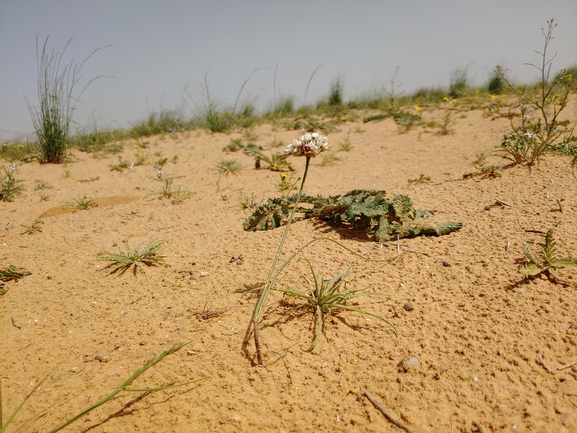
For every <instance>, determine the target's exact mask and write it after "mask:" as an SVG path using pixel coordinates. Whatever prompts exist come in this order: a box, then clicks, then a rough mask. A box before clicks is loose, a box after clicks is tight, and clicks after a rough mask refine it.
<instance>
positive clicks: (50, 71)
mask: <svg viewBox="0 0 577 433" xmlns="http://www.w3.org/2000/svg"><path fill="white" fill-rule="evenodd" d="M71 41H72V39H70V40H69V41H68V42H67V43H66V45H65V46H64V49H63V50H62V52H57V51H54V50H53V51H51V52H48V37H47V38H46V40H45V41H44V45H43V46H42V49H41V51H39V45H38V39H36V59H37V66H38V100H39V103H40V107H39V108H38V107H34V106H32V105H30V104H29V103H28V109H29V111H30V115H31V116H32V122H33V124H34V130H35V132H36V135H37V137H38V142H37V145H38V151H39V159H40V162H43V163H53V164H59V163H61V162H63V161H64V159H65V158H66V156H67V152H68V146H69V134H70V123H71V121H72V116H73V114H74V111H75V110H76V106H77V105H78V102H79V101H80V97H81V96H82V94H83V93H84V91H85V90H86V88H87V87H88V86H89V85H90V84H91V83H92V82H93V81H94V80H96V79H98V78H100V77H95V78H93V79H91V80H90V81H89V82H88V83H87V84H86V85H85V86H84V87H82V89H81V90H80V92H79V93H78V94H75V92H74V90H75V88H76V87H78V85H79V83H80V81H81V80H82V78H83V76H82V75H81V71H82V68H83V66H84V64H85V63H86V62H87V61H88V59H90V58H91V57H92V56H93V55H94V54H95V53H96V52H97V51H99V50H100V49H101V48H97V49H96V50H94V51H93V52H92V53H91V54H90V55H89V56H88V57H87V58H86V59H84V61H83V62H82V63H80V64H77V63H75V62H74V61H73V62H72V63H69V64H68V65H66V66H64V68H62V66H63V65H62V61H63V57H64V54H65V52H66V49H67V48H68V45H69V44H70V42H71ZM27 102H28V101H27Z"/></svg>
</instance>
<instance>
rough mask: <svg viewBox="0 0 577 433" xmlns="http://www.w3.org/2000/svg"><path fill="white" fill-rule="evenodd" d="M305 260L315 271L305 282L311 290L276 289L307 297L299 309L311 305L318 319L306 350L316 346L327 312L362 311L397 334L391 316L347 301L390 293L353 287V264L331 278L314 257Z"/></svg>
mask: <svg viewBox="0 0 577 433" xmlns="http://www.w3.org/2000/svg"><path fill="white" fill-rule="evenodd" d="M304 260H305V261H306V262H307V264H308V265H309V268H310V270H311V274H312V284H311V282H309V281H308V280H306V279H305V282H306V283H307V284H308V286H309V287H308V290H307V291H302V290H299V289H297V288H295V287H292V286H283V287H275V288H273V290H275V291H278V292H282V293H284V294H286V295H288V296H289V297H291V298H297V299H300V300H302V301H304V305H299V306H297V307H296V308H297V309H300V308H310V309H312V310H313V314H314V322H315V326H314V328H315V331H314V338H313V340H312V342H311V343H310V345H309V347H308V348H306V349H303V351H305V352H310V351H312V350H313V349H314V348H315V346H316V344H317V342H318V340H319V337H320V336H321V334H322V331H323V326H324V316H325V315H330V314H334V313H338V312H339V310H348V311H354V312H357V313H360V314H364V315H367V316H371V317H375V318H377V319H379V320H382V321H383V322H385V323H387V324H388V325H389V326H391V327H392V328H393V331H394V332H395V335H397V330H396V329H395V327H394V326H393V324H392V323H391V322H389V321H388V320H386V319H385V318H384V317H382V316H380V315H378V314H373V313H370V312H368V311H367V310H364V309H362V308H358V307H354V306H351V305H347V302H349V301H351V300H352V299H354V298H359V297H362V296H379V295H380V296H386V295H384V294H383V293H377V292H369V291H366V290H357V289H355V288H353V287H350V286H349V285H348V283H347V281H346V277H347V276H348V274H349V272H350V270H351V267H349V268H348V269H347V270H346V271H345V272H343V273H341V274H337V275H335V276H333V277H332V278H331V279H330V280H328V281H327V280H325V279H324V278H323V275H322V273H321V272H320V271H319V272H315V270H314V269H313V267H312V265H311V263H310V261H308V260H306V259H304Z"/></svg>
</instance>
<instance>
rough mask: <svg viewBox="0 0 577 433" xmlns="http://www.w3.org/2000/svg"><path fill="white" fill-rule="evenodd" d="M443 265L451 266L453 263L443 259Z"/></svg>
mask: <svg viewBox="0 0 577 433" xmlns="http://www.w3.org/2000/svg"><path fill="white" fill-rule="evenodd" d="M443 266H444V267H446V268H448V267H449V266H451V264H450V263H449V262H448V261H446V260H443Z"/></svg>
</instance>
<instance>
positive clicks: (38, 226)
mask: <svg viewBox="0 0 577 433" xmlns="http://www.w3.org/2000/svg"><path fill="white" fill-rule="evenodd" d="M42 224H44V221H42V220H41V219H39V218H36V219H35V220H34V222H33V223H32V225H30V226H26V225H24V224H20V225H21V226H22V227H24V228H25V229H26V230H25V231H24V232H23V233H21V234H23V235H31V234H34V233H38V232H42Z"/></svg>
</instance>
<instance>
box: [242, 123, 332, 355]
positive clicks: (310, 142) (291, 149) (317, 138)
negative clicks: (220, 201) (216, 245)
mask: <svg viewBox="0 0 577 433" xmlns="http://www.w3.org/2000/svg"><path fill="white" fill-rule="evenodd" d="M327 149H328V139H327V137H325V136H323V135H320V134H318V133H316V132H314V133H312V134H304V135H303V136H301V137H300V138H299V139H298V140H294V141H293V142H292V143H290V144H289V145H288V146H287V148H286V149H285V151H284V153H285V155H294V156H304V157H306V163H305V171H304V174H303V179H302V182H301V186H300V189H299V192H298V194H297V198H296V202H295V206H294V207H293V209H292V211H291V213H290V215H289V218H288V222H287V225H286V227H285V231H284V234H283V236H282V239H281V241H280V244H279V246H278V250H277V252H276V255H275V257H274V259H273V261H272V265H271V267H270V270H269V272H268V276H267V278H266V283H265V285H264V287H263V289H262V292H261V294H260V297H259V298H258V301H257V303H256V306H255V308H254V313H253V315H252V320H251V322H250V324H249V329H248V333H247V335H250V330H251V327H252V328H253V329H252V330H253V333H254V345H255V349H256V357H257V361H258V363H259V364H260V365H262V363H263V362H262V352H261V348H260V342H259V339H258V322H259V320H260V315H261V313H262V310H263V308H264V304H265V302H266V298H267V296H268V294H269V292H270V290H271V288H272V285H273V284H274V278H273V275H274V274H275V272H274V271H275V269H276V265H277V263H278V259H279V257H280V254H281V252H282V249H283V246H284V243H285V241H286V239H287V236H288V232H289V230H290V226H291V223H292V221H293V218H294V215H295V211H296V208H297V205H298V203H299V200H300V197H301V195H302V192H303V187H304V185H305V181H306V179H307V172H308V169H309V163H310V160H311V158H314V157H315V156H317V155H318V154H319V153H321V152H323V151H325V150H327Z"/></svg>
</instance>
